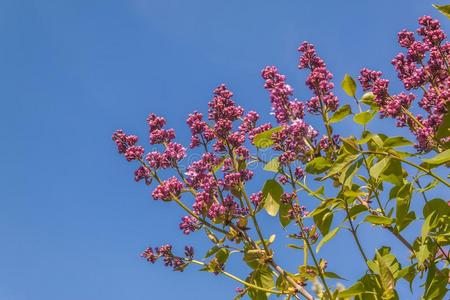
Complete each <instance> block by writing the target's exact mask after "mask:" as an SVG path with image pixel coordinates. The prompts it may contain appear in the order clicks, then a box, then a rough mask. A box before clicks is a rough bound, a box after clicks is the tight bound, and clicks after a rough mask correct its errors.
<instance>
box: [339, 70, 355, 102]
mask: <svg viewBox="0 0 450 300" xmlns="http://www.w3.org/2000/svg"><path fill="white" fill-rule="evenodd" d="M341 87H342V89H343V90H344V92H345V93H346V94H347V95H349V96H350V97H355V95H356V83H355V80H354V79H353V78H352V77H351V76H350V75H348V74H345V76H344V79H343V80H342V82H341Z"/></svg>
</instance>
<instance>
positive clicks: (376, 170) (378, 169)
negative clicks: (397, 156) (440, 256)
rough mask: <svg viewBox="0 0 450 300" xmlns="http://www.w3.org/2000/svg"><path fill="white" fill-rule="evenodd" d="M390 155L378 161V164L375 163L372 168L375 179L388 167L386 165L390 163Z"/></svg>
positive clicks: (371, 173) (371, 171)
mask: <svg viewBox="0 0 450 300" xmlns="http://www.w3.org/2000/svg"><path fill="white" fill-rule="evenodd" d="M389 160H390V158H389V156H385V157H384V158H383V159H382V160H380V161H378V162H377V163H376V164H374V165H373V166H372V167H371V168H370V172H369V173H370V176H372V177H373V178H375V179H378V177H380V174H381V173H382V172H383V171H384V170H385V169H386V167H387V166H388V164H389Z"/></svg>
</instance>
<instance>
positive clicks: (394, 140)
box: [383, 136, 413, 148]
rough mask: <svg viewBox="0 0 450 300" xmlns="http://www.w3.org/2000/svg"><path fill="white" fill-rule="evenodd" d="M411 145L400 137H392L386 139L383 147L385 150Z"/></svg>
mask: <svg viewBox="0 0 450 300" xmlns="http://www.w3.org/2000/svg"><path fill="white" fill-rule="evenodd" d="M412 144H413V143H412V142H411V141H409V140H408V139H406V138H404V137H402V136H393V137H389V138H387V139H386V140H385V141H384V143H383V146H384V147H386V148H395V147H401V146H411V145H412Z"/></svg>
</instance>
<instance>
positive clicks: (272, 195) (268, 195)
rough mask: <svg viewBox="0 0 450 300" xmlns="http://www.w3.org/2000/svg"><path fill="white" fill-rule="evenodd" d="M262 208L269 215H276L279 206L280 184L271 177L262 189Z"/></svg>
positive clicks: (281, 190) (281, 191)
mask: <svg viewBox="0 0 450 300" xmlns="http://www.w3.org/2000/svg"><path fill="white" fill-rule="evenodd" d="M262 193H263V198H264V209H265V210H266V211H267V213H268V214H269V215H271V216H276V215H277V213H278V210H279V208H280V197H281V194H282V193H283V188H282V187H281V185H280V184H279V183H278V182H277V181H276V180H273V179H269V180H267V181H266V183H265V184H264V187H263V189H262Z"/></svg>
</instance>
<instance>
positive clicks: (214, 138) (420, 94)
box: [113, 6, 450, 300]
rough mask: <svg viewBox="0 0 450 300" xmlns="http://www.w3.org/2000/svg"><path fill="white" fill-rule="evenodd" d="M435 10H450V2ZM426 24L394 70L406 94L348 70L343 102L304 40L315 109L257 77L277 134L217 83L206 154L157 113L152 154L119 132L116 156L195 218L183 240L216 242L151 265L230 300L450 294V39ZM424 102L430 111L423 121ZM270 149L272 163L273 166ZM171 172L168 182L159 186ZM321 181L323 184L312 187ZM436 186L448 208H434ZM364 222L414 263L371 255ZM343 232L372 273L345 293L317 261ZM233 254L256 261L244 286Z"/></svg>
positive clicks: (195, 135) (274, 76) (426, 20)
mask: <svg viewBox="0 0 450 300" xmlns="http://www.w3.org/2000/svg"><path fill="white" fill-rule="evenodd" d="M438 8H439V9H440V10H441V11H442V12H443V13H448V7H447V6H445V7H444V6H442V7H438ZM419 25H420V28H419V29H418V31H417V32H418V34H419V36H420V37H421V40H416V38H415V36H414V34H413V33H412V32H408V31H406V30H404V31H401V32H400V33H399V35H398V38H399V43H400V45H401V46H402V47H404V48H405V49H406V54H403V53H400V54H398V55H397V56H396V57H395V58H394V60H393V62H392V63H393V65H394V67H395V69H396V71H397V73H398V77H399V79H400V81H401V82H402V83H403V85H404V88H405V90H406V91H407V92H401V93H399V94H391V93H390V92H389V81H388V80H387V79H384V78H382V77H381V76H382V74H381V72H376V71H372V70H368V69H363V70H362V71H361V74H360V76H359V77H358V81H359V83H360V88H361V89H362V91H363V92H362V93H361V94H362V95H360V96H358V94H359V93H358V85H357V80H355V79H353V78H352V77H351V76H350V75H348V74H346V75H345V77H344V79H343V80H342V82H341V87H342V89H343V91H344V92H345V94H346V95H347V96H348V97H347V98H346V99H344V100H343V101H344V102H348V103H345V104H344V105H340V102H341V101H340V100H339V99H338V97H337V96H336V95H335V94H334V92H333V89H334V85H333V83H332V82H331V80H332V78H333V75H332V74H331V73H330V72H329V71H328V70H327V67H326V65H325V63H324V61H323V60H322V59H321V58H320V57H319V56H317V53H316V50H315V48H314V46H313V45H312V44H309V43H306V42H305V43H303V44H302V45H301V46H300V47H299V51H300V52H301V57H300V61H299V68H300V69H305V70H307V71H308V77H307V80H306V85H307V86H308V88H309V89H310V90H311V93H312V96H311V98H310V99H309V100H307V101H306V102H302V101H299V100H296V99H293V89H292V87H291V86H290V85H288V84H287V83H286V77H285V76H284V75H282V74H280V73H279V72H278V70H277V68H275V67H266V68H265V69H264V70H263V71H262V77H263V79H264V81H265V82H264V88H265V89H266V90H267V91H268V92H269V95H270V101H271V105H272V110H273V114H274V115H275V119H276V123H277V125H276V126H274V127H273V126H272V124H262V125H259V126H258V125H257V121H258V119H259V115H258V114H257V113H256V112H253V111H250V112H248V113H247V114H245V113H244V109H243V108H242V107H240V106H238V105H236V104H235V102H234V100H233V98H232V97H233V94H232V92H231V91H230V90H228V88H227V87H226V86H225V85H221V86H219V87H217V88H216V89H215V90H214V95H213V98H212V100H211V101H210V102H209V105H208V107H209V109H208V116H207V120H205V119H204V118H203V115H202V114H201V113H199V112H194V113H192V114H191V115H189V118H188V119H187V124H188V126H189V127H190V129H191V132H192V139H191V144H190V145H189V148H190V151H191V153H198V152H200V153H201V158H200V159H198V160H196V161H194V162H189V163H188V164H186V163H185V161H186V160H185V158H186V157H187V150H186V148H185V147H183V146H182V145H181V144H178V143H176V142H174V139H175V132H174V130H173V129H166V128H165V125H166V120H165V119H164V118H162V117H158V116H156V115H154V114H150V115H149V117H148V119H147V122H148V125H149V129H150V144H151V145H153V146H154V147H155V148H154V149H153V150H152V151H151V152H149V153H148V154H146V155H145V156H144V152H145V151H144V148H143V147H142V146H138V145H137V142H138V138H137V137H136V136H134V135H127V134H125V133H124V132H123V131H122V130H118V131H116V132H115V133H114V135H113V140H114V141H115V143H116V144H117V147H118V150H119V152H120V153H122V154H124V156H125V158H126V159H127V160H128V161H136V162H138V163H139V165H140V166H139V168H138V169H137V170H136V171H135V180H136V181H145V183H146V184H148V185H151V184H153V183H155V185H156V187H155V189H154V190H153V193H152V196H153V198H154V199H155V200H161V201H166V202H172V203H173V202H175V203H176V204H177V205H178V207H180V208H181V209H182V210H184V211H185V212H186V213H187V215H186V216H185V217H183V219H182V221H181V223H180V229H181V230H182V231H183V233H184V234H191V233H193V232H198V233H201V232H203V233H204V234H205V236H206V237H207V238H208V240H209V241H210V242H211V248H210V249H209V250H208V251H207V253H206V254H205V255H204V257H203V258H200V259H196V258H194V249H193V248H192V247H188V246H187V247H186V248H185V253H184V255H181V256H179V255H176V254H174V253H173V252H172V246H171V245H164V246H161V247H159V248H147V249H146V250H145V251H144V253H143V254H142V256H143V257H144V258H145V259H147V260H148V261H149V262H151V263H154V262H156V261H157V260H159V259H161V260H163V262H164V264H165V265H166V266H170V267H172V268H173V269H174V270H175V271H183V270H184V269H185V268H186V267H187V266H189V265H192V264H194V265H200V266H201V270H202V271H206V272H211V273H214V274H223V275H225V276H227V277H229V278H231V279H233V280H236V281H237V282H239V283H240V284H241V285H242V287H241V288H238V289H237V295H236V297H235V299H239V298H242V297H244V296H248V297H250V298H251V299H257V300H264V299H268V298H269V297H270V296H271V295H276V296H283V297H284V299H300V298H306V299H314V298H320V299H350V298H354V299H399V294H398V291H397V283H398V282H399V281H405V282H407V283H409V285H410V286H411V287H412V286H413V282H414V281H419V282H420V283H421V284H422V285H421V286H422V287H423V290H422V291H421V292H422V294H423V299H436V300H437V299H445V298H447V299H448V296H447V297H446V295H447V290H448V289H447V285H448V282H449V268H448V263H449V262H450V259H449V251H448V246H449V243H450V230H449V229H450V206H449V202H448V201H446V200H444V199H445V197H446V196H445V195H446V192H448V191H449V187H450V183H449V180H448V178H449V176H448V166H449V165H450V134H449V131H448V128H449V124H450V117H449V113H448V111H449V107H450V91H449V84H450V76H449V75H450V68H449V60H450V43H448V42H446V41H445V34H444V32H443V31H442V30H441V29H440V24H439V22H438V21H436V20H433V19H431V18H430V17H422V18H420V19H419ZM350 98H353V99H350ZM416 98H421V99H420V100H419V101H417V102H416V101H415V99H416ZM347 99H349V101H347ZM353 102H354V103H355V104H352V103H353ZM415 103H418V106H419V107H420V108H421V109H423V112H424V115H419V114H415V113H414V112H415V111H416V110H417V109H418V108H417V105H416V104H415ZM305 113H306V114H307V116H305ZM350 115H351V116H352V118H347V117H349V116H350ZM309 117H313V118H319V119H320V120H321V121H322V123H323V128H322V130H323V134H319V129H317V128H316V129H315V128H313V127H312V126H310V125H309V124H308V123H307V121H306V119H307V118H309ZM377 117H381V119H383V120H386V119H387V118H393V119H395V120H396V122H397V126H399V127H402V128H404V129H405V130H404V135H405V136H391V135H385V134H383V133H377V132H373V131H371V130H369V127H368V126H369V123H370V122H371V121H374V120H377V119H379V118H377ZM351 119H352V120H353V121H354V123H355V128H360V129H361V130H360V132H361V133H360V134H359V135H358V136H353V135H348V136H341V135H338V134H336V132H338V128H339V127H338V124H339V123H340V122H343V121H344V120H346V122H349V121H350V120H351ZM333 126H336V127H333ZM343 133H344V134H345V133H346V132H345V131H344V132H343ZM411 137H412V138H413V139H415V142H412V141H410V139H411ZM158 147H159V150H158ZM262 154H264V155H262ZM267 154H269V155H270V159H265V158H264V157H267ZM169 170H171V171H169ZM255 170H256V172H255ZM263 171H266V173H267V174H266V176H268V177H269V178H270V179H268V180H267V181H266V182H265V183H264V185H263V186H261V188H260V190H259V191H255V192H254V193H252V194H250V193H249V192H248V190H249V184H248V182H249V181H251V180H252V179H253V177H255V176H256V175H259V174H261V173H262V172H263ZM170 172H172V173H171V174H172V175H171V177H168V178H167V179H163V176H164V177H166V176H167V174H170ZM445 176H446V178H445ZM317 183H319V184H320V187H319V188H318V189H316V190H313V188H312V186H313V185H317ZM432 190H434V193H436V192H439V193H440V194H441V195H442V198H444V199H441V198H434V199H429V196H428V195H427V193H429V192H430V191H432ZM300 197H302V199H304V198H305V197H311V198H315V199H317V201H316V203H317V205H315V206H309V207H307V208H306V207H305V206H304V203H305V202H304V201H303V200H300ZM447 199H448V198H447ZM189 202H191V204H189ZM308 203H311V202H308ZM412 203H415V205H412ZM418 203H421V204H420V205H419V204H418ZM417 207H421V208H422V209H417ZM413 208H416V209H413ZM264 212H265V213H267V214H268V215H269V216H271V217H274V218H277V220H278V221H279V223H280V225H281V226H282V227H283V228H284V229H285V230H286V231H287V232H288V237H289V238H290V239H292V243H290V244H288V245H287V247H290V248H293V249H297V250H300V251H301V252H300V253H302V255H303V259H302V260H300V261H299V262H298V267H297V269H296V270H294V271H286V270H285V269H284V268H283V267H281V266H280V265H279V264H278V263H277V262H276V261H277V256H276V253H275V252H274V250H273V247H272V246H273V244H274V243H275V235H273V234H272V235H267V234H266V233H263V232H262V229H261V227H260V224H259V222H260V220H261V218H260V214H261V213H264ZM413 223H414V224H419V227H420V228H421V230H420V232H416V233H415V237H414V238H413V239H408V238H406V237H405V236H404V235H403V234H404V230H405V229H407V228H410V226H411V224H413ZM362 224H370V226H373V230H380V231H385V232H387V233H388V234H390V235H391V236H392V237H393V239H394V240H395V241H396V242H398V243H399V244H401V245H402V246H403V247H405V250H406V251H404V252H403V253H405V254H406V255H407V257H401V258H397V257H396V256H395V255H394V253H393V251H391V248H390V245H386V246H383V247H381V248H379V249H376V250H375V251H373V252H372V251H371V252H372V253H369V252H368V249H367V248H365V247H364V246H363V245H362V244H361V241H360V238H359V235H358V233H359V230H360V226H361V225H362ZM346 232H348V233H349V234H350V235H351V236H352V238H353V239H354V242H355V243H354V245H352V246H351V245H349V247H350V249H351V250H349V251H353V252H354V253H357V255H359V256H360V257H361V259H362V261H363V262H364V264H365V265H366V267H367V268H366V270H365V273H363V274H364V275H363V276H362V277H361V278H360V279H359V280H357V281H356V282H353V283H349V282H345V284H346V286H347V287H346V288H344V287H343V285H342V284H341V283H340V282H341V281H343V280H344V278H343V277H345V273H346V271H348V270H338V271H339V274H336V273H333V272H331V271H329V270H328V263H327V261H326V260H325V259H324V258H321V257H320V256H319V255H320V253H322V252H320V250H321V249H322V248H323V247H330V246H329V244H332V242H333V238H335V237H336V236H338V235H341V234H346ZM231 256H239V257H240V258H241V260H242V261H243V262H244V264H246V265H247V266H248V268H249V272H248V275H247V276H246V277H245V278H239V277H237V276H236V275H234V274H231V273H228V272H227V271H226V270H227V268H226V266H227V264H229V258H230V257H231ZM355 256H356V255H355ZM293 259H294V260H295V259H297V258H293ZM405 262H407V263H406V264H405ZM349 268H351V266H349ZM332 269H335V268H332Z"/></svg>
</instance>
